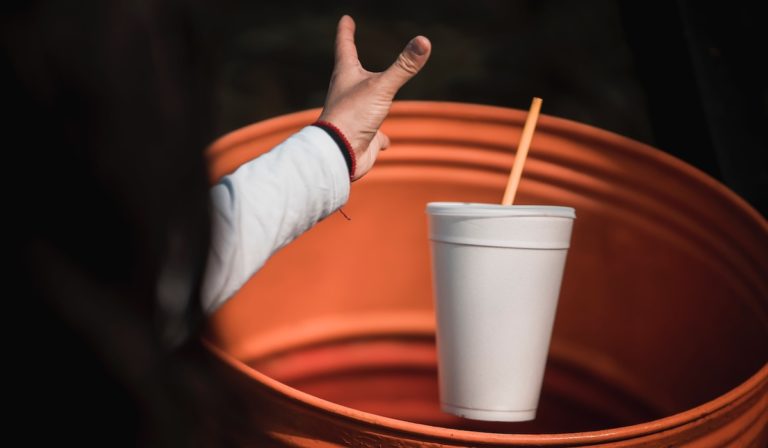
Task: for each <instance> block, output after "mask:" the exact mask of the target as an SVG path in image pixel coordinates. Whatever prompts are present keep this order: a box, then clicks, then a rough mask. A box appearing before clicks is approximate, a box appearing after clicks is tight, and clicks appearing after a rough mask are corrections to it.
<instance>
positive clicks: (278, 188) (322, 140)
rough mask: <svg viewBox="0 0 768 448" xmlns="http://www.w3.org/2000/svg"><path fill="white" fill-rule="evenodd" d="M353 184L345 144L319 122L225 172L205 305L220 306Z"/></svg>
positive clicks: (217, 194)
mask: <svg viewBox="0 0 768 448" xmlns="http://www.w3.org/2000/svg"><path fill="white" fill-rule="evenodd" d="M349 185H350V176H349V170H348V168H347V163H346V162H345V160H344V157H343V155H342V153H341V151H340V150H339V147H338V145H337V144H336V142H334V140H333V139H332V138H331V137H330V136H329V135H328V134H327V133H326V131H324V130H322V129H320V128H319V127H315V126H308V127H306V128H304V129H302V130H301V131H300V132H298V133H296V134H294V135H293V136H291V137H290V138H289V139H288V140H286V141H285V142H283V143H281V144H280V145H278V146H277V147H275V148H273V149H272V150H271V151H269V152H268V153H266V154H264V155H262V156H260V157H258V158H256V159H254V160H251V161H250V162H248V163H245V164H244V165H242V166H241V167H240V168H238V169H237V170H236V171H235V172H234V173H232V174H229V175H227V176H224V177H223V178H222V179H221V181H219V183H218V184H216V186H214V187H213V189H212V191H211V198H212V205H213V214H212V229H213V240H212V246H211V251H210V255H209V257H208V266H207V272H206V281H205V283H204V286H203V298H204V302H205V303H204V306H205V309H206V310H207V311H209V312H210V311H213V310H214V309H216V308H218V307H219V306H220V305H221V304H222V303H224V302H225V301H226V299H227V298H229V297H230V296H232V295H233V294H234V293H235V292H236V291H237V290H238V289H239V288H240V287H241V286H242V285H243V284H244V283H245V282H246V281H247V280H248V279H249V278H250V277H251V276H252V275H253V274H254V273H255V272H256V271H258V270H259V269H260V268H261V267H262V266H263V265H264V263H265V262H266V261H267V259H268V258H269V257H270V256H272V254H274V253H275V252H276V251H277V250H279V249H280V248H282V247H283V246H285V245H286V244H288V243H290V242H291V241H293V240H294V239H295V238H296V237H297V236H299V235H301V234H302V233H304V232H305V231H306V230H308V229H309V228H311V227H312V226H313V225H314V224H315V223H317V222H318V221H320V220H321V219H323V218H325V217H326V216H328V215H330V214H331V213H333V212H334V211H336V210H337V209H338V208H339V207H341V206H342V205H344V203H346V202H347V198H348V197H349Z"/></svg>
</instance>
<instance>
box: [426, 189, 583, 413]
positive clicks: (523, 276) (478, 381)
mask: <svg viewBox="0 0 768 448" xmlns="http://www.w3.org/2000/svg"><path fill="white" fill-rule="evenodd" d="M427 214H428V216H429V238H430V240H431V246H432V278H433V285H434V291H435V307H436V310H437V347H438V372H439V381H440V402H441V406H442V408H443V410H444V411H446V412H449V413H451V414H455V415H459V416H461V417H465V418H471V419H475V420H490V421H508V422H512V421H525V420H532V419H534V418H535V417H536V409H537V407H538V402H539V395H540V393H541V385H542V379H543V377H544V367H545V364H546V360H547V352H548V351H549V340H550V336H551V334H552V326H553V323H554V319H555V311H556V309H557V301H558V296H559V294H560V283H561V280H562V277H563V269H564V267H565V259H566V255H567V253H568V247H569V245H570V239H571V228H572V226H573V220H574V219H575V217H576V215H575V212H574V209H573V208H570V207H559V206H533V205H514V206H502V205H495V204H473V203H459V202H432V203H429V204H427Z"/></svg>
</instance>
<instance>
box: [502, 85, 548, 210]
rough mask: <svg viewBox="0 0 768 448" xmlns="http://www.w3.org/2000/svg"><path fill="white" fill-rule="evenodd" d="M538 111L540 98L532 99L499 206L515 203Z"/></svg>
mask: <svg viewBox="0 0 768 448" xmlns="http://www.w3.org/2000/svg"><path fill="white" fill-rule="evenodd" d="M540 110H541V98H537V97H534V98H533V101H531V109H530V110H529V111H528V117H527V118H526V119H525V126H523V135H522V136H521V137H520V146H518V148H517V154H516V155H515V163H514V164H513V165H512V172H511V173H509V181H508V182H507V189H506V190H505V191H504V199H503V200H502V201H501V205H512V203H513V202H515V193H517V186H518V185H520V177H521V176H522V175H523V165H524V164H525V159H526V158H527V157H528V149H529V148H530V147H531V140H533V131H534V130H535V129H536V121H537V120H538V119H539V111H540Z"/></svg>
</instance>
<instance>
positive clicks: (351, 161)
mask: <svg viewBox="0 0 768 448" xmlns="http://www.w3.org/2000/svg"><path fill="white" fill-rule="evenodd" d="M312 126H316V127H318V128H320V129H322V130H324V131H325V132H326V133H327V134H328V135H329V136H330V137H331V139H333V141H334V142H336V145H338V147H339V150H340V151H341V154H342V156H343V157H344V161H345V162H346V164H347V170H348V171H349V180H350V181H352V180H353V179H354V177H355V171H356V169H357V157H356V156H355V151H354V149H352V145H351V144H350V142H349V139H347V136H346V135H344V133H343V132H341V130H340V129H339V128H338V127H337V126H336V125H334V124H333V123H331V122H329V121H325V120H317V121H315V122H314V123H312Z"/></svg>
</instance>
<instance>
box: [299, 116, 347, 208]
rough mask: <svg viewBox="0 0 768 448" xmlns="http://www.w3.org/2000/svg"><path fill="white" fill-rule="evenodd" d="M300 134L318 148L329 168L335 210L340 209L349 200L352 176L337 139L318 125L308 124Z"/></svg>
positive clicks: (318, 152) (320, 155)
mask: <svg viewBox="0 0 768 448" xmlns="http://www.w3.org/2000/svg"><path fill="white" fill-rule="evenodd" d="M299 133H300V134H303V135H304V136H306V138H308V139H309V140H310V141H311V142H312V143H313V146H314V147H316V149H317V154H318V155H319V157H321V158H322V160H323V162H324V166H326V167H327V168H328V170H329V172H330V173H329V174H330V178H331V181H332V184H333V198H332V207H333V210H337V209H339V208H340V207H341V206H343V205H344V204H346V203H347V201H348V200H349V190H350V182H351V178H350V176H349V169H348V168H347V162H346V160H345V158H344V155H343V154H342V152H341V151H340V150H339V146H338V144H337V143H336V141H335V140H334V139H333V138H332V137H331V136H330V135H329V134H328V133H327V132H326V131H325V130H324V129H321V128H319V127H317V126H307V127H305V128H304V129H302V130H301V131H300V132H299Z"/></svg>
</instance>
